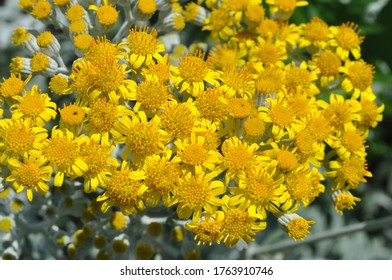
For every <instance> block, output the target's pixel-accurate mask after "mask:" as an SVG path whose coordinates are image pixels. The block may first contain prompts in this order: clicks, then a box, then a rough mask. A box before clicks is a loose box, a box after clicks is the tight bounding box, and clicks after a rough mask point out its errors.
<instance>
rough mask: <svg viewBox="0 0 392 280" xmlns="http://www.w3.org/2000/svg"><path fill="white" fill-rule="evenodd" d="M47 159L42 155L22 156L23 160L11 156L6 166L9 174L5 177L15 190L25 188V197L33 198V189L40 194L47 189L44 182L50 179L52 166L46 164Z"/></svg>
mask: <svg viewBox="0 0 392 280" xmlns="http://www.w3.org/2000/svg"><path fill="white" fill-rule="evenodd" d="M46 163H47V159H46V158H45V157H43V156H40V157H38V158H36V157H33V156H28V155H27V154H25V155H24V156H23V161H22V162H21V161H19V160H18V159H16V158H11V159H10V160H9V161H8V166H9V167H10V170H11V175H10V176H8V177H7V178H6V181H7V182H12V186H13V187H14V189H15V190H16V192H18V193H19V192H22V191H23V190H24V189H25V188H27V199H28V200H29V201H32V200H33V189H34V190H35V191H36V192H37V193H38V194H40V195H44V194H46V193H47V192H48V191H49V186H48V185H47V184H46V182H48V181H50V179H51V176H52V167H51V166H46Z"/></svg>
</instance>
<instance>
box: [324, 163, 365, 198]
mask: <svg viewBox="0 0 392 280" xmlns="http://www.w3.org/2000/svg"><path fill="white" fill-rule="evenodd" d="M329 167H330V169H331V171H327V172H325V176H327V177H331V178H333V179H334V181H333V182H334V186H333V190H349V189H357V188H358V186H359V183H361V182H363V183H365V182H367V180H366V178H365V177H372V173H370V172H369V171H368V170H367V163H366V159H364V158H361V157H358V156H355V155H353V156H351V157H349V158H345V159H338V160H336V161H330V162H329Z"/></svg>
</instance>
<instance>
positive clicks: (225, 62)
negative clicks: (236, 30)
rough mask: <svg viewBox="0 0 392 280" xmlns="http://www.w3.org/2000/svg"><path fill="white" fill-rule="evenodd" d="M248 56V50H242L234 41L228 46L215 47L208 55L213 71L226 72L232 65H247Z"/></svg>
mask: <svg viewBox="0 0 392 280" xmlns="http://www.w3.org/2000/svg"><path fill="white" fill-rule="evenodd" d="M246 54H247V51H246V49H244V48H240V47H239V46H238V45H237V44H236V43H235V42H234V41H230V42H228V43H227V44H223V45H221V44H219V45H217V46H215V47H213V48H212V49H211V50H210V52H209V54H208V58H207V61H208V63H209V65H210V67H211V68H212V69H216V70H225V69H226V68H227V67H229V66H231V65H237V66H243V65H245V60H244V57H245V56H246Z"/></svg>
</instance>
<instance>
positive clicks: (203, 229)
mask: <svg viewBox="0 0 392 280" xmlns="http://www.w3.org/2000/svg"><path fill="white" fill-rule="evenodd" d="M185 228H186V229H187V230H189V231H190V232H192V233H193V234H194V235H195V240H197V245H200V244H205V243H208V244H209V245H210V246H211V245H212V243H213V242H214V241H215V242H216V243H217V244H220V240H221V239H222V234H221V232H222V224H221V223H218V222H217V221H216V220H215V219H214V215H211V214H210V213H207V214H206V215H205V218H204V219H202V220H199V221H192V222H190V223H186V224H185Z"/></svg>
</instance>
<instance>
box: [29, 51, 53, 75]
mask: <svg viewBox="0 0 392 280" xmlns="http://www.w3.org/2000/svg"><path fill="white" fill-rule="evenodd" d="M48 66H49V58H48V57H47V56H46V55H45V54H43V53H35V54H34V55H33V57H32V58H31V70H32V71H33V72H43V71H45V69H46V68H48Z"/></svg>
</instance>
